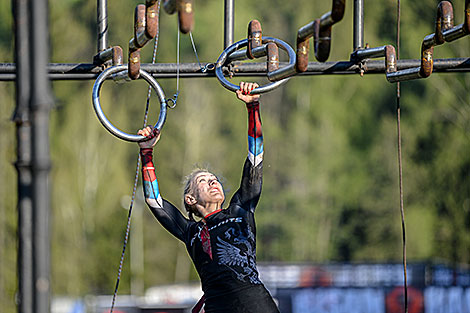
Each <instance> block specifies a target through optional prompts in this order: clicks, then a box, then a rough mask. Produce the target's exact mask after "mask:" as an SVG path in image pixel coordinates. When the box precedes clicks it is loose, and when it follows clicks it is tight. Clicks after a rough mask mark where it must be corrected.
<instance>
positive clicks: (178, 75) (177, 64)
mask: <svg viewBox="0 0 470 313" xmlns="http://www.w3.org/2000/svg"><path fill="white" fill-rule="evenodd" d="M179 26H180V22H179V19H178V28H177V30H176V33H177V40H176V92H175V94H174V95H173V98H170V99H167V100H166V102H167V106H168V107H169V108H170V109H174V108H175V107H176V102H177V101H178V95H179V94H180V87H179V86H180V32H179V31H178V30H179V28H180V27H179ZM170 103H172V104H170Z"/></svg>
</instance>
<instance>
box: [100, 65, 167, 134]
mask: <svg viewBox="0 0 470 313" xmlns="http://www.w3.org/2000/svg"><path fill="white" fill-rule="evenodd" d="M127 70H128V68H127V66H126V65H119V66H113V67H110V68H108V69H106V70H104V71H103V72H102V73H101V74H100V75H99V76H98V78H97V79H96V81H95V83H94V84H93V90H92V100H93V108H94V109H95V112H96V116H97V117H98V119H99V121H100V122H101V124H102V125H103V126H104V128H106V129H107V130H108V131H109V132H110V133H111V134H113V135H114V136H116V137H118V138H120V139H122V140H125V141H131V142H139V141H143V140H146V137H144V136H141V135H131V134H127V133H125V132H123V131H121V130H119V129H118V128H116V127H115V126H114V125H113V124H111V122H110V121H109V120H108V119H107V118H106V115H105V114H104V112H103V110H102V109H101V103H100V90H101V86H102V84H103V82H104V81H105V80H106V79H107V78H108V77H110V76H111V75H113V74H116V73H120V72H126V71H127ZM124 74H126V73H124ZM139 77H141V78H143V79H144V80H146V81H147V82H148V83H149V84H150V86H152V88H153V89H154V90H155V92H156V93H157V96H158V99H159V100H160V115H159V116H158V121H157V123H156V124H155V126H154V129H157V130H158V131H161V129H162V127H163V124H165V120H166V112H167V103H166V100H165V94H164V93H163V89H162V88H161V87H160V85H159V84H158V82H157V80H156V79H155V78H154V77H153V76H152V75H150V74H149V73H147V72H146V71H144V70H142V69H140V76H139Z"/></svg>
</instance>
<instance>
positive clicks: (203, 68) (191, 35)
mask: <svg viewBox="0 0 470 313" xmlns="http://www.w3.org/2000/svg"><path fill="white" fill-rule="evenodd" d="M189 38H191V44H192V45H193V51H194V54H195V55H196V60H197V64H199V68H200V69H201V72H203V73H205V72H207V66H202V65H201V62H199V56H198V55H197V50H196V45H195V44H194V39H193V34H192V33H191V32H189Z"/></svg>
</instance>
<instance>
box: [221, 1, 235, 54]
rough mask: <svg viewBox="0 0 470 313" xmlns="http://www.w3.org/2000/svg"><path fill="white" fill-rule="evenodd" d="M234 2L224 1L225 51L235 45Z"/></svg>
mask: <svg viewBox="0 0 470 313" xmlns="http://www.w3.org/2000/svg"><path fill="white" fill-rule="evenodd" d="M233 3H234V0H224V49H225V48H227V47H228V46H230V45H231V44H232V43H233V32H234V31H233V29H234V26H233V25H234V20H235V13H234V5H233Z"/></svg>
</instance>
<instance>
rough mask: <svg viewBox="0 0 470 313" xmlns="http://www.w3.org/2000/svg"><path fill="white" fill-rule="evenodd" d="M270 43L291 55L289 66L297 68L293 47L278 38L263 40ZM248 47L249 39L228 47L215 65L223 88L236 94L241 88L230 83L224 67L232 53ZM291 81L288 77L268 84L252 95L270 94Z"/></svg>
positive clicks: (216, 73)
mask: <svg viewBox="0 0 470 313" xmlns="http://www.w3.org/2000/svg"><path fill="white" fill-rule="evenodd" d="M269 42H273V43H275V44H276V45H278V46H279V47H280V48H282V49H283V50H285V51H286V52H287V53H288V55H289V65H288V66H289V67H292V68H294V66H295V52H294V50H293V49H292V48H291V46H289V45H288V44H287V43H285V42H284V41H282V40H280V39H277V38H272V37H264V38H263V44H267V43H269ZM247 45H248V39H242V40H240V41H238V42H236V43H234V44H232V45H231V46H228V47H227V48H226V49H225V50H224V51H223V52H222V53H221V54H220V56H219V58H218V59H217V62H216V63H215V75H216V76H217V79H218V80H219V82H220V84H221V85H222V86H224V87H225V88H227V89H228V90H230V91H234V92H235V91H237V90H238V89H240V87H239V86H237V85H235V84H232V83H231V82H229V81H228V80H227V79H226V78H225V76H224V73H223V71H222V66H224V65H225V63H226V62H227V60H228V59H229V57H230V55H231V54H232V53H234V52H235V51H237V50H239V49H240V48H243V47H247ZM243 55H245V56H246V54H243ZM240 56H242V54H240ZM245 59H246V57H245ZM280 70H282V69H279V70H278V71H280ZM289 79H290V77H286V78H283V79H281V80H278V81H275V82H271V83H269V84H266V85H264V86H259V87H257V88H255V89H253V90H252V91H251V94H253V95H256V94H262V93H265V92H269V91H271V90H273V89H275V88H277V87H279V86H280V85H282V84H284V83H286V82H287V81H288V80H289Z"/></svg>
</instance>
